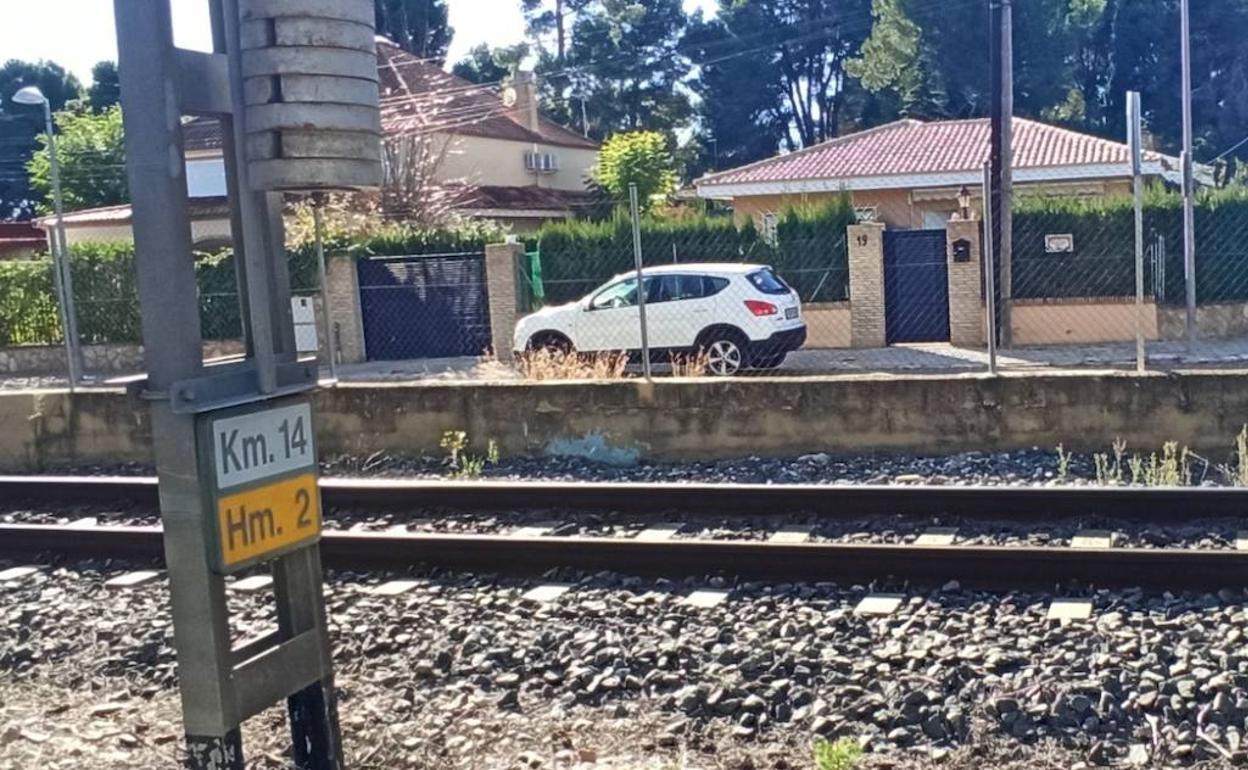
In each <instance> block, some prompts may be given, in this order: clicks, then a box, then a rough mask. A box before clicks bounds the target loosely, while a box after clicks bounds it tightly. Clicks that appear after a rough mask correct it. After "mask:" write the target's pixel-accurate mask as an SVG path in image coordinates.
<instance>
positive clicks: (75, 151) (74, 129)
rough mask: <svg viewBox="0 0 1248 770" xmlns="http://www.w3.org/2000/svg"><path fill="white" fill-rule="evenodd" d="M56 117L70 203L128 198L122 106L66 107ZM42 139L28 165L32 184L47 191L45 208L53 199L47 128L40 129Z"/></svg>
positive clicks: (58, 151) (86, 205)
mask: <svg viewBox="0 0 1248 770" xmlns="http://www.w3.org/2000/svg"><path fill="white" fill-rule="evenodd" d="M54 120H55V122H56V159H57V161H58V162H59V163H60V168H61V191H62V194H63V195H64V200H65V208H66V209H68V210H71V211H72V210H75V209H85V208H93V207H96V206H112V205H115V204H118V203H125V202H126V201H128V200H129V199H130V198H129V193H128V191H127V186H126V156H125V147H124V145H123V134H122V125H121V107H120V106H119V105H113V106H112V107H109V108H108V109H106V110H104V111H103V112H101V113H100V114H98V115H95V114H93V113H90V112H74V111H69V110H66V111H62V112H58V113H56V115H55V116H54ZM38 141H39V150H38V151H37V152H36V153H35V155H34V157H33V158H31V159H30V161H29V162H28V163H27V164H26V168H27V170H28V171H29V172H30V186H31V188H33V189H34V190H35V191H36V192H38V193H39V194H40V195H41V196H42V197H43V201H42V203H41V204H40V208H41V209H44V210H47V209H49V208H50V207H51V201H52V166H51V161H50V159H49V153H48V137H47V134H40V135H39V138H38Z"/></svg>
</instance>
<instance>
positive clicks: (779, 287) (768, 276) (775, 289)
mask: <svg viewBox="0 0 1248 770" xmlns="http://www.w3.org/2000/svg"><path fill="white" fill-rule="evenodd" d="M746 277H747V278H749V279H750V283H752V284H754V288H755V289H758V290H759V291H761V292H762V293H763V294H788V293H789V292H790V291H792V289H790V288H789V285H788V284H787V283H785V282H784V281H783V280H781V278H780V276H778V275H776V274H775V273H773V272H772V271H771V268H770V267H764V268H763V269H762V270H755V271H754V272H752V273H750V274H749V275H748V276H746Z"/></svg>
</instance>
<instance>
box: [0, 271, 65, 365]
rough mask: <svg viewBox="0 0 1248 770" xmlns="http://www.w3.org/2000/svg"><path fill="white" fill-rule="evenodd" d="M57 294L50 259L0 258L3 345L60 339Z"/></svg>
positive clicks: (0, 344) (57, 340)
mask: <svg viewBox="0 0 1248 770" xmlns="http://www.w3.org/2000/svg"><path fill="white" fill-rule="evenodd" d="M55 297H56V294H55V292H54V291H53V288H52V263H51V262H49V261H47V260H31V261H21V262H7V261H0V346H6V347H7V346H11V345H43V344H52V343H56V342H59V341H60V340H61V322H60V319H59V318H58V317H57V308H56V299H55Z"/></svg>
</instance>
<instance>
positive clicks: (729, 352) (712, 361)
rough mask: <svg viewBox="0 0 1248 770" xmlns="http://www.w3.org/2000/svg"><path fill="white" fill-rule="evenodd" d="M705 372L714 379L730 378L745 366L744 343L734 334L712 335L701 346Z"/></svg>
mask: <svg viewBox="0 0 1248 770" xmlns="http://www.w3.org/2000/svg"><path fill="white" fill-rule="evenodd" d="M702 354H703V355H704V356H706V370H707V371H708V372H710V373H711V374H713V375H715V376H716V377H731V376H732V375H734V374H736V373H737V372H739V371H741V367H743V366H744V365H745V356H746V352H745V343H744V341H742V339H741V338H740V337H739V336H737V335H735V334H725V333H719V334H714V335H712V336H711V337H710V339H708V340H707V341H706V344H705V345H703V346H702Z"/></svg>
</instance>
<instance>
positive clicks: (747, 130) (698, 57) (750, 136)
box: [682, 0, 872, 168]
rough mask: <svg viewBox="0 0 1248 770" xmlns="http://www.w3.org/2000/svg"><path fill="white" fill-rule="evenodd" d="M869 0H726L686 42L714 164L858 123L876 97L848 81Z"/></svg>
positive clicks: (698, 20)
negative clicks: (846, 68) (849, 62)
mask: <svg viewBox="0 0 1248 770" xmlns="http://www.w3.org/2000/svg"><path fill="white" fill-rule="evenodd" d="M869 4H870V0H720V3H719V11H718V13H717V14H716V16H715V17H714V18H713V19H709V20H708V19H705V18H702V17H698V16H695V17H694V19H693V20H692V21H691V22H690V24H689V27H688V32H687V33H686V35H685V39H684V42H683V43H682V48H683V49H684V51H685V53H687V55H688V56H689V58H690V60H691V61H692V64H693V66H694V67H695V72H696V73H697V77H695V78H693V79H692V80H691V81H690V82H689V88H691V89H692V90H693V91H694V92H695V93H697V94H698V96H699V97H700V99H699V118H700V121H699V123H700V127H701V136H700V141H701V143H702V145H703V147H704V148H706V149H707V150H709V152H710V153H711V156H712V157H711V158H709V159H707V158H705V157H704V159H703V160H704V162H705V165H707V166H709V167H721V168H722V167H725V166H729V165H736V164H738V163H745V162H749V161H752V160H757V159H759V158H763V157H767V156H770V155H773V154H775V152H776V150H777V149H779V147H780V146H784V147H785V148H787V149H790V150H794V149H798V148H801V147H807V146H810V145H812V144H816V143H818V142H822V141H824V140H826V139H829V138H832V137H834V136H838V135H840V134H841V133H843V132H845V131H847V130H850V129H852V128H855V127H857V126H858V125H859V124H860V122H861V118H862V116H863V115H864V114H866V111H867V108H868V107H869V106H870V104H869V103H870V102H871V101H872V100H871V99H870V97H869V96H864V92H863V89H862V88H861V86H860V85H859V84H858V82H857V81H855V80H853V79H851V78H849V77H847V73H846V70H845V67H846V62H847V61H848V60H849V59H850V58H851V57H852V56H853V55H855V54H856V53H857V52H858V50H859V48H860V47H861V45H862V42H863V40H864V39H865V38H866V35H867V31H868V24H867V23H866V22H868V14H867V11H868V9H869Z"/></svg>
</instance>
